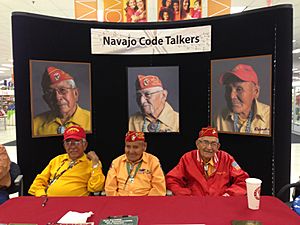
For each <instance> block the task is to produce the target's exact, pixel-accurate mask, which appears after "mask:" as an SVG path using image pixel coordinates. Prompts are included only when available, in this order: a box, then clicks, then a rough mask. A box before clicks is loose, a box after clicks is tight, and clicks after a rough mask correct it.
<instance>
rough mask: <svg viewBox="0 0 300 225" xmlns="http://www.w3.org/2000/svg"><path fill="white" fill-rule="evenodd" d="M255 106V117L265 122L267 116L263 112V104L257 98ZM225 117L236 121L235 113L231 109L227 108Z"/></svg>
mask: <svg viewBox="0 0 300 225" xmlns="http://www.w3.org/2000/svg"><path fill="white" fill-rule="evenodd" d="M253 108H254V113H253V118H254V117H256V118H258V119H261V120H262V121H264V122H265V116H264V115H263V114H262V112H263V108H262V105H261V104H260V102H258V101H257V99H255V100H254V105H253ZM223 117H224V119H225V120H228V119H229V120H232V121H234V113H233V112H231V111H229V110H226V112H225V114H224V115H223Z"/></svg>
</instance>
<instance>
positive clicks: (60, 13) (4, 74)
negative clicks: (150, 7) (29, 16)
mask: <svg viewBox="0 0 300 225" xmlns="http://www.w3.org/2000/svg"><path fill="white" fill-rule="evenodd" d="M151 1H153V0H151ZM99 2H102V0H98V3H99ZM267 2H272V5H278V4H293V8H294V24H293V27H294V31H293V32H294V34H293V36H294V37H293V39H294V41H293V49H296V48H300V15H299V14H300V1H299V0H290V1H283V0H240V1H239V0H232V1H231V5H232V7H235V8H236V9H240V10H243V9H244V10H251V9H257V8H261V7H266V6H267ZM14 11H23V12H31V13H38V14H43V15H51V16H56V17H63V18H71V19H74V0H0V81H1V80H3V79H8V78H10V77H11V74H12V73H13V71H12V68H10V67H8V66H9V65H6V66H5V64H11V65H12V63H13V62H12V58H13V56H12V43H11V42H12V41H11V39H12V38H11V13H12V12H14ZM3 64H4V66H3ZM296 69H297V70H296ZM293 70H295V71H293V77H294V80H295V81H296V80H299V81H300V53H297V54H293Z"/></svg>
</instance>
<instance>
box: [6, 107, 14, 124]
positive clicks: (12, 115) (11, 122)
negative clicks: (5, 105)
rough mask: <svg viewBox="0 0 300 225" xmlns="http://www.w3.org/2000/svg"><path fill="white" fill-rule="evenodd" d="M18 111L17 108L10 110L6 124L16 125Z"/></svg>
mask: <svg viewBox="0 0 300 225" xmlns="http://www.w3.org/2000/svg"><path fill="white" fill-rule="evenodd" d="M15 112H16V111H15V110H8V111H7V113H6V115H7V118H6V125H7V126H15V125H16V113H15Z"/></svg>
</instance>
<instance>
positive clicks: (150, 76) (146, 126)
mask: <svg viewBox="0 0 300 225" xmlns="http://www.w3.org/2000/svg"><path fill="white" fill-rule="evenodd" d="M151 69H152V70H151ZM170 69H171V70H172V71H177V73H178V68H177V67H170V68H168V67H164V68H159V67H154V68H150V69H148V71H146V69H145V70H144V71H142V69H141V68H140V69H138V70H139V71H138V72H136V73H137V74H136V73H133V76H135V90H136V92H135V93H134V94H135V99H136V104H137V106H138V109H139V111H138V112H133V113H132V114H131V113H129V115H130V117H129V124H128V129H129V130H133V131H142V132H179V113H178V112H176V111H175V110H174V109H173V107H172V106H171V104H170V103H169V102H168V96H169V92H168V90H167V89H166V88H165V85H166V84H164V83H163V82H162V80H161V77H163V75H162V74H164V73H166V72H164V71H167V72H168V73H169V74H170V76H171V77H172V76H173V77H175V76H176V74H173V75H172V74H171V72H170V71H168V70H170ZM146 72H147V73H146ZM175 73H176V72H175ZM160 75H162V76H160ZM177 75H178V74H177ZM177 85H178V84H177ZM175 86H176V85H174V87H175ZM177 87H178V86H177ZM174 89H175V88H174ZM177 101H178V99H177Z"/></svg>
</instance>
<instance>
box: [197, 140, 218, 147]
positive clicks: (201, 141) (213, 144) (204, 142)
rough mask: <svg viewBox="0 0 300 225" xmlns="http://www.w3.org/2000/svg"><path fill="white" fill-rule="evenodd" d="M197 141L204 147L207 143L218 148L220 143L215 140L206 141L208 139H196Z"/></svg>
mask: <svg viewBox="0 0 300 225" xmlns="http://www.w3.org/2000/svg"><path fill="white" fill-rule="evenodd" d="M198 141H199V143H201V144H203V145H204V146H205V147H208V146H209V145H210V146H211V147H212V148H218V147H219V145H220V143H219V142H217V141H212V142H210V141H208V140H198Z"/></svg>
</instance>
